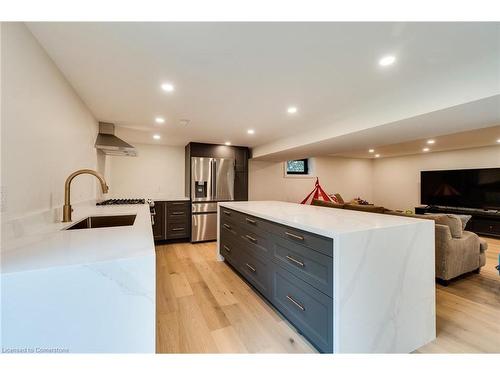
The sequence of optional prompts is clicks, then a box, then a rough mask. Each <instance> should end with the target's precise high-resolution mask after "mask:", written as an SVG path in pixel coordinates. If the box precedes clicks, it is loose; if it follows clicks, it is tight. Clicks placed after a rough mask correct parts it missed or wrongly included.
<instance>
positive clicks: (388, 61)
mask: <svg viewBox="0 0 500 375" xmlns="http://www.w3.org/2000/svg"><path fill="white" fill-rule="evenodd" d="M395 62H396V57H395V56H393V55H387V56H384V57H382V58H381V59H380V60H379V61H378V64H379V65H380V66H389V65H392V64H394V63H395Z"/></svg>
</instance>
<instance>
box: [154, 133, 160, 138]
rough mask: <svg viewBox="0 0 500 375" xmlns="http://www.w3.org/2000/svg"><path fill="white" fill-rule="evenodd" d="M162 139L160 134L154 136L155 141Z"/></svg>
mask: <svg viewBox="0 0 500 375" xmlns="http://www.w3.org/2000/svg"><path fill="white" fill-rule="evenodd" d="M160 138H161V136H160V135H159V134H155V135H153V139H160Z"/></svg>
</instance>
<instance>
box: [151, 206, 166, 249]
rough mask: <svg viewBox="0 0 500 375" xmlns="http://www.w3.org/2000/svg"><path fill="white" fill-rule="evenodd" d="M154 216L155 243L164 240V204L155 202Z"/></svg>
mask: <svg viewBox="0 0 500 375" xmlns="http://www.w3.org/2000/svg"><path fill="white" fill-rule="evenodd" d="M155 211H156V215H155V216H154V224H153V238H154V239H155V240H157V241H161V240H165V239H166V238H167V233H166V226H165V220H166V204H165V202H155Z"/></svg>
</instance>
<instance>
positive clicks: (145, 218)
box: [1, 202, 156, 353]
mask: <svg viewBox="0 0 500 375" xmlns="http://www.w3.org/2000/svg"><path fill="white" fill-rule="evenodd" d="M52 214H53V213H50V214H47V213H46V214H43V215H38V216H36V217H34V218H29V219H26V220H14V221H12V222H9V223H2V234H3V236H4V237H6V239H5V240H4V238H3V239H2V252H1V272H2V273H1V280H2V286H1V288H2V296H1V298H2V301H1V302H2V303H1V309H2V336H1V345H2V350H3V352H17V351H21V352H28V353H31V352H35V353H36V352H55V353H68V352H69V353H125V352H141V353H154V352H155V274H156V272H155V250H154V243H153V234H152V230H151V218H150V212H149V206H148V205H147V204H142V205H120V206H98V207H96V206H95V202H89V203H88V204H83V205H79V206H78V205H77V206H75V211H74V213H73V222H71V223H61V222H59V220H60V219H59V218H60V215H59V214H60V213H58V215H56V217H53V216H54V215H52ZM115 215H136V217H135V220H134V222H133V224H132V225H127V226H117V227H106V228H92V229H77V230H65V229H66V228H67V227H69V226H71V225H73V224H75V223H78V222H79V221H80V220H81V219H83V218H85V217H88V216H115Z"/></svg>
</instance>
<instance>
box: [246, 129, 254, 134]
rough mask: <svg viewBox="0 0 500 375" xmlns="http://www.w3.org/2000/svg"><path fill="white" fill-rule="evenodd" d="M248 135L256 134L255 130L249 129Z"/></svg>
mask: <svg viewBox="0 0 500 375" xmlns="http://www.w3.org/2000/svg"><path fill="white" fill-rule="evenodd" d="M247 133H248V134H255V130H253V129H248V130H247Z"/></svg>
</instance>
